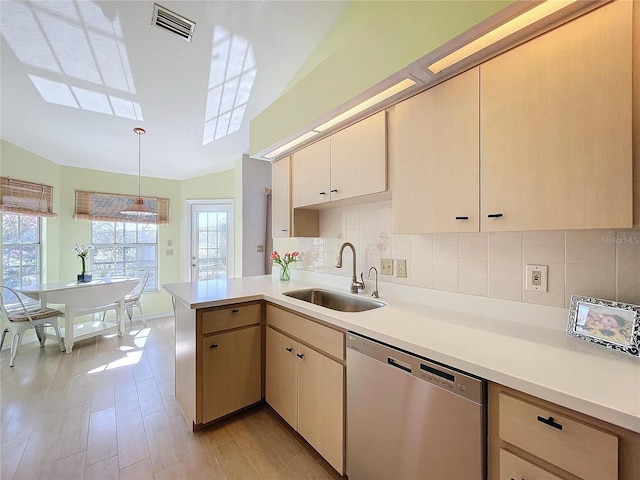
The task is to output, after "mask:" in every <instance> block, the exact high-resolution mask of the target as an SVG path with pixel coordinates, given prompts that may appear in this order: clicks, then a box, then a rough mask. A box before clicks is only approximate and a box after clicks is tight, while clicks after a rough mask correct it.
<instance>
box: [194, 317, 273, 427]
mask: <svg viewBox="0 0 640 480" xmlns="http://www.w3.org/2000/svg"><path fill="white" fill-rule="evenodd" d="M261 344H262V342H261V335H260V326H259V325H256V326H255V327H249V328H243V329H240V330H234V331H230V332H224V333H220V334H217V335H210V336H207V337H203V338H202V341H201V347H202V378H201V381H202V422H203V423H206V422H210V421H212V420H215V419H216V418H220V417H222V416H223V415H227V414H228V413H232V412H235V411H236V410H239V409H241V408H243V407H246V406H248V405H251V404H253V403H256V402H259V401H260V399H261V396H262V385H261V377H262V369H261V367H260V361H261V358H262V354H261V351H262V348H261Z"/></svg>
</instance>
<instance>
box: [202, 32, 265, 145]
mask: <svg viewBox="0 0 640 480" xmlns="http://www.w3.org/2000/svg"><path fill="white" fill-rule="evenodd" d="M211 56H212V59H211V68H210V71H209V88H208V94H207V107H206V111H205V117H204V132H203V135H202V144H203V145H207V144H208V143H211V142H212V141H214V140H217V139H219V138H222V137H226V136H227V135H229V134H231V133H234V132H237V131H238V130H239V129H240V126H241V125H242V120H243V118H244V113H245V110H246V108H247V102H248V101H249V96H250V95H251V90H252V89H253V82H254V81H255V78H256V71H257V69H256V61H255V57H254V54H253V47H252V46H251V44H250V43H249V42H248V41H247V40H246V39H245V38H243V37H240V36H238V35H232V34H231V33H229V32H228V31H227V30H225V29H224V28H222V27H220V26H217V27H216V28H215V29H214V32H213V45H212V49H211Z"/></svg>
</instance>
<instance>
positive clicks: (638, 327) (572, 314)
mask: <svg viewBox="0 0 640 480" xmlns="http://www.w3.org/2000/svg"><path fill="white" fill-rule="evenodd" d="M567 334H568V335H571V336H574V337H577V338H581V339H583V340H587V341H589V342H593V343H597V344H598V345H602V346H604V347H608V348H611V349H612V350H617V351H620V352H623V353H628V354H629V355H634V356H636V357H640V305H633V304H630V303H623V302H615V301H612V300H603V299H600V298H594V297H582V296H579V295H571V306H570V307H569V323H568V325H567Z"/></svg>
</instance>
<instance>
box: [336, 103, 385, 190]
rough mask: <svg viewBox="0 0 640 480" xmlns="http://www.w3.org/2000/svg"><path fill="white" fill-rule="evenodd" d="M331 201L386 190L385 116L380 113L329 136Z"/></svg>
mask: <svg viewBox="0 0 640 480" xmlns="http://www.w3.org/2000/svg"><path fill="white" fill-rule="evenodd" d="M330 138H331V200H341V199H344V198H353V197H358V196H360V195H367V194H370V193H378V192H384V191H385V190H386V189H387V117H386V112H384V111H383V112H380V113H377V114H375V115H372V116H371V117H369V118H366V119H364V120H362V121H360V122H358V123H356V124H354V125H351V126H350V127H347V128H345V129H344V130H340V131H339V132H337V133H335V134H333V135H332V136H331V137H330Z"/></svg>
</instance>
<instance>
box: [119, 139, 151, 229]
mask: <svg viewBox="0 0 640 480" xmlns="http://www.w3.org/2000/svg"><path fill="white" fill-rule="evenodd" d="M133 131H134V132H135V133H136V134H137V135H138V197H137V198H136V199H135V200H134V201H133V204H132V205H129V206H128V207H127V208H125V209H124V210H122V211H121V212H120V213H121V214H122V215H128V216H134V217H150V216H153V215H155V214H156V212H154V211H153V210H151V208H149V207H148V206H147V205H145V204H144V201H143V200H142V197H141V196H140V136H141V135H144V134H145V133H147V132H146V130H145V129H144V128H140V127H136V128H134V129H133Z"/></svg>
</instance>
